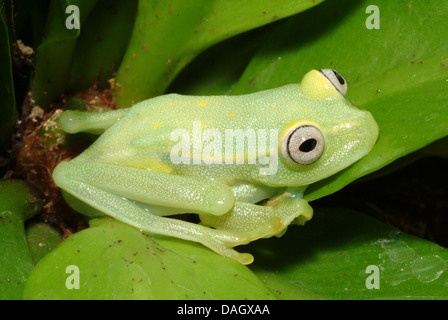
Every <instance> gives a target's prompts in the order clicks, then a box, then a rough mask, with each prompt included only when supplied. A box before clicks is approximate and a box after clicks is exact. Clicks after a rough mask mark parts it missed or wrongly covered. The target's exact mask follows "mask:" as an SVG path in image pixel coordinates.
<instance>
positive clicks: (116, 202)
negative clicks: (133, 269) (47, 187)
mask: <svg viewBox="0 0 448 320" xmlns="http://www.w3.org/2000/svg"><path fill="white" fill-rule="evenodd" d="M121 170H129V171H128V172H127V173H126V174H123V173H124V172H121ZM157 175H163V174H161V173H154V172H151V171H149V170H138V169H135V168H118V171H115V170H114V168H113V167H112V166H107V165H93V164H79V163H68V162H61V163H60V164H59V165H58V167H56V169H55V171H54V173H53V177H54V180H55V182H56V183H57V185H58V186H59V187H60V188H61V189H64V190H65V191H66V192H68V193H70V194H71V195H72V196H73V197H75V198H77V199H79V200H80V201H82V202H84V203H86V204H88V205H89V206H91V207H93V208H95V209H96V210H98V211H101V212H104V213H107V214H108V215H110V216H112V217H114V218H116V219H117V220H120V221H122V222H125V223H127V224H129V225H132V226H134V227H136V228H138V229H140V230H142V231H145V232H149V233H152V234H162V235H166V236H172V237H176V238H180V239H184V240H189V241H195V242H199V243H202V244H203V245H205V246H207V247H209V248H210V249H212V250H213V251H215V252H217V253H219V254H221V255H223V256H226V257H229V258H232V259H234V260H237V261H239V262H240V263H242V264H249V263H251V262H252V261H253V257H252V255H250V254H248V253H239V252H237V251H235V250H234V249H233V247H234V246H237V245H240V244H244V243H245V242H244V239H243V242H242V239H241V238H239V237H237V236H235V235H233V234H232V233H228V232H223V231H220V230H214V229H211V228H208V227H206V226H202V225H198V224H195V223H190V222H186V221H182V220H177V219H172V218H167V217H161V216H157V215H153V214H151V213H150V212H148V211H146V210H145V209H144V208H143V207H141V206H140V205H139V204H138V203H137V202H135V201H136V198H139V199H140V201H143V199H142V197H145V199H146V200H145V201H152V200H151V197H153V196H154V195H156V193H157V192H166V190H165V191H163V189H164V188H165V184H169V185H167V187H168V188H171V183H173V182H175V181H176V186H177V188H179V187H180V186H182V184H181V181H183V180H182V179H184V178H185V177H181V176H175V175H169V174H167V175H166V177H164V179H160V177H159V178H157ZM146 178H148V180H149V179H153V180H155V182H154V183H153V184H155V185H158V188H153V186H152V185H146V184H147V183H146V182H147V181H148V180H146ZM170 178H171V179H180V180H173V181H170V180H169V179H170ZM165 180H167V181H165ZM184 182H185V183H188V181H184ZM132 183H134V184H135V187H136V188H138V189H134V188H133V186H130V185H129V184H132ZM196 183H198V186H197V187H195V186H194V185H191V186H190V188H191V190H190V189H189V190H190V191H191V192H192V193H191V194H192V195H195V194H196V196H199V194H198V192H200V191H201V190H202V189H204V190H205V191H202V192H206V195H209V196H210V193H213V190H214V189H219V188H212V189H211V190H210V188H204V187H203V185H202V184H201V183H200V181H199V182H196ZM204 183H205V182H204ZM226 187H227V186H226ZM112 189H113V191H112ZM124 189H128V190H131V192H134V193H135V194H132V198H131V197H129V196H130V195H129V196H128V194H123V193H122V191H124ZM161 190H162V191H161ZM185 191H186V190H185ZM216 192H217V195H219V194H222V193H223V190H220V191H219V190H216ZM230 192H231V190H230ZM206 195H204V197H206ZM220 196H221V195H220ZM179 197H181V195H179ZM213 197H215V196H213ZM215 198H216V197H215ZM162 200H164V199H162ZM171 200H173V201H174V199H171ZM183 201H184V202H185V204H186V205H191V206H195V205H200V204H198V202H199V201H198V200H195V199H192V202H191V203H189V202H188V200H183ZM206 202H208V201H206ZM231 203H232V205H233V201H232V202H231ZM172 204H173V205H174V203H172ZM204 205H206V206H207V207H208V205H207V204H204ZM226 210H228V209H226ZM186 212H189V211H186ZM217 213H218V212H217ZM246 243H247V242H246Z"/></svg>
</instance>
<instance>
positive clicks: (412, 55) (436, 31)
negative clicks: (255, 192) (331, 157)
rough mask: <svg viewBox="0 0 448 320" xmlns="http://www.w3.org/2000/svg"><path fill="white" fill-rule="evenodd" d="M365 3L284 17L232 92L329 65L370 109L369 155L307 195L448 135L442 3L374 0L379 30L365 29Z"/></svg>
mask: <svg viewBox="0 0 448 320" xmlns="http://www.w3.org/2000/svg"><path fill="white" fill-rule="evenodd" d="M369 4H370V2H368V1H354V0H337V1H328V2H325V3H324V4H322V5H320V6H318V7H316V8H313V9H311V10H309V11H307V12H304V13H302V14H299V15H297V16H295V17H292V18H290V19H289V20H288V21H287V22H285V23H284V24H283V25H281V26H280V27H279V28H278V30H276V31H275V32H273V34H272V35H271V38H270V40H269V41H267V43H266V45H265V46H264V47H263V48H262V49H261V50H260V51H259V52H258V54H257V55H256V56H255V57H254V59H252V61H251V63H250V64H249V66H248V68H247V69H246V71H245V72H244V74H243V76H242V77H241V79H240V82H239V83H238V84H237V86H236V87H235V89H234V90H233V91H232V93H233V94H239V93H249V92H254V91H259V90H263V89H267V88H272V87H277V86H281V85H284V84H287V83H294V82H300V80H301V78H302V76H303V75H304V74H305V73H306V72H307V71H309V70H310V69H323V68H334V69H336V70H338V71H339V72H340V73H341V74H342V75H343V76H344V77H345V78H346V80H347V82H348V84H349V90H348V95H347V98H348V99H349V100H350V101H351V102H352V103H353V104H354V105H355V106H357V107H359V108H361V109H367V110H369V111H370V112H371V113H372V114H373V116H374V118H375V120H376V121H377V123H378V125H379V128H380V136H379V139H378V142H377V144H376V146H375V147H374V149H373V150H372V151H371V152H370V154H369V155H368V156H366V157H365V158H363V159H362V160H361V161H359V162H357V163H355V164H354V165H353V166H351V167H349V168H348V169H346V170H343V171H341V172H340V173H338V174H336V175H334V176H332V177H330V178H328V179H325V180H322V181H320V182H318V183H316V184H313V185H312V186H310V188H309V189H308V190H307V192H306V198H307V199H308V200H314V199H317V198H320V197H322V196H325V195H327V194H330V193H332V192H335V191H337V190H339V189H340V188H342V187H343V186H345V185H347V184H348V183H350V182H351V181H353V180H355V179H357V178H359V177H362V176H364V175H366V174H368V173H370V172H373V171H375V170H378V169H380V168H381V167H383V166H385V165H387V164H389V163H391V162H393V161H394V160H396V159H398V158H400V157H403V156H405V155H406V154H409V153H411V152H413V151H415V150H418V149H420V148H422V147H424V146H426V145H428V144H430V143H431V142H433V141H435V140H438V139H440V138H442V137H444V136H446V135H447V134H448V108H447V106H448V103H447V101H448V82H447V80H448V42H447V41H444V40H443V39H444V38H445V36H444V31H443V30H445V29H446V28H448V3H443V4H442V3H440V2H439V1H436V0H432V1H426V2H425V3H424V4H423V3H416V2H412V3H403V2H399V1H386V0H380V1H377V2H375V5H376V6H377V7H378V8H379V12H380V29H372V30H370V29H368V28H367V27H366V19H367V18H368V17H369V16H370V14H366V13H365V11H366V8H367V6H368V5H369Z"/></svg>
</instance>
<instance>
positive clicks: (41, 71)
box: [33, 0, 97, 109]
mask: <svg viewBox="0 0 448 320" xmlns="http://www.w3.org/2000/svg"><path fill="white" fill-rule="evenodd" d="M96 2H97V0H71V1H69V0H54V1H51V2H50V11H49V15H48V20H47V25H46V33H45V39H44V41H43V42H42V44H41V45H40V46H39V47H38V48H37V50H36V55H37V58H36V71H35V76H34V82H33V99H34V100H35V101H36V104H37V105H39V106H40V107H42V108H44V109H46V108H48V107H49V105H50V103H51V102H54V101H55V100H56V99H58V98H60V97H61V95H62V94H63V93H64V91H65V89H66V86H67V83H68V80H69V76H70V74H69V72H70V67H71V63H72V58H73V53H74V50H75V45H76V40H77V37H78V36H79V33H80V29H68V28H67V27H66V19H67V18H68V17H69V16H70V14H67V13H65V11H66V8H67V7H68V6H69V5H76V6H78V8H79V12H80V20H81V23H82V21H83V20H84V19H86V17H87V16H88V15H89V13H90V11H91V10H92V8H93V6H94V5H95V3H96ZM80 27H81V28H82V26H80Z"/></svg>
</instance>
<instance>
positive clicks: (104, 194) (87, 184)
mask: <svg viewBox="0 0 448 320" xmlns="http://www.w3.org/2000/svg"><path fill="white" fill-rule="evenodd" d="M60 122H61V124H62V126H63V128H64V130H65V131H67V132H79V131H90V132H102V131H104V133H103V134H102V135H101V136H100V137H99V138H98V139H97V141H96V142H95V143H94V144H92V145H91V146H90V147H89V148H88V149H86V150H85V151H84V152H83V153H82V154H81V155H79V156H78V157H77V158H75V159H73V160H71V161H69V162H61V163H60V164H59V165H58V166H57V167H56V169H55V170H54V173H53V177H54V180H55V182H56V184H57V185H58V186H59V187H60V188H61V189H63V191H64V193H65V195H66V198H67V200H68V202H69V204H70V205H72V206H73V207H74V208H75V209H76V210H78V211H80V212H82V213H84V214H88V215H97V214H100V213H103V214H107V215H110V216H112V217H114V218H116V219H118V220H121V221H124V222H126V223H128V224H130V225H133V226H135V227H137V228H139V229H141V230H143V231H145V232H149V233H155V234H163V235H169V236H173V237H178V238H182V239H186V240H191V241H196V242H200V243H202V244H204V245H205V246H207V247H209V248H211V249H212V250H214V251H216V252H217V253H219V254H221V255H223V256H227V257H229V258H232V259H235V260H237V261H239V262H241V263H243V264H249V263H251V262H252V261H253V257H252V256H251V255H250V254H247V253H244V254H241V253H238V252H236V251H235V250H233V247H234V246H238V245H241V244H246V243H249V242H251V241H253V240H256V239H259V238H262V237H269V236H272V235H279V234H281V233H282V232H283V231H284V230H285V228H286V227H287V226H288V225H289V224H290V223H292V222H293V221H295V222H296V223H299V224H303V223H305V222H306V221H308V220H309V219H310V218H311V216H312V209H311V207H310V206H309V205H308V203H307V202H306V201H304V200H303V199H302V194H303V191H304V190H305V188H306V187H307V186H308V185H309V184H311V183H313V182H316V181H319V180H321V179H324V178H326V177H328V176H330V175H332V174H334V173H336V172H338V171H340V170H342V169H344V168H346V167H347V166H349V165H350V164H352V163H354V162H356V161H357V160H358V159H360V158H361V157H363V156H364V155H366V154H367V153H368V152H369V151H370V149H371V148H372V147H373V145H374V144H375V141H376V139H377V136H378V127H377V124H376V122H375V120H374V119H373V117H372V116H371V115H370V113H368V112H366V111H361V110H359V109H357V108H355V107H353V106H351V105H350V103H349V102H348V101H347V100H346V99H345V98H344V97H343V95H342V94H341V93H340V92H339V91H338V90H336V88H335V87H334V86H333V85H332V83H331V82H330V81H329V80H328V79H327V78H326V77H324V76H323V75H322V74H321V73H320V72H318V71H315V70H312V71H310V72H309V73H307V74H306V75H305V77H304V79H303V80H302V83H301V84H291V85H286V86H283V87H280V88H276V89H271V90H266V91H262V92H258V93H253V94H248V95H241V96H182V95H177V94H169V95H164V96H160V97H157V98H153V99H149V100H146V101H143V102H141V103H138V104H137V105H135V106H134V107H132V108H130V109H122V110H118V111H111V112H106V113H98V114H93V113H80V112H74V111H66V112H64V113H63V114H62V115H61V118H60ZM301 125H313V126H314V127H316V128H318V130H319V131H320V132H321V133H322V136H323V137H324V140H325V147H324V150H323V153H322V154H321V155H320V157H319V158H318V159H317V161H315V162H313V163H311V164H309V165H299V164H297V163H295V162H294V161H291V159H288V157H287V156H285V154H286V153H285V149H284V146H285V143H286V142H287V139H288V137H289V135H290V133H291V130H292V129H293V128H296V127H297V126H301ZM229 129H231V130H234V131H235V132H238V134H240V135H241V134H243V133H244V132H248V130H249V131H250V130H252V131H251V132H255V133H256V134H260V133H265V132H278V134H277V135H275V136H272V137H275V138H276V139H275V141H273V139H271V141H270V140H269V137H268V139H267V141H265V140H260V139H259V136H257V139H255V140H253V141H255V144H256V145H255V149H253V150H259V149H260V148H262V147H266V146H265V144H266V143H268V147H267V149H268V151H269V155H270V156H273V155H278V161H277V162H275V163H274V162H273V160H274V158H272V159H271V160H272V161H271V164H275V167H273V170H271V171H270V172H269V174H266V171H263V170H265V169H266V168H267V163H266V161H264V160H266V158H264V159H263V155H260V154H259V152H257V153H256V154H250V152H253V150H249V147H247V148H246V149H244V154H238V146H235V145H236V144H237V143H238V142H237V138H235V140H231V141H230V142H232V141H233V145H229V142H228V141H226V138H227V137H228V136H226V134H227V131H226V130H229ZM238 130H239V131H238ZM260 130H261V131H260ZM263 130H264V131H263ZM176 132H177V133H183V134H184V135H183V136H182V135H181V134H180V135H179V134H178V135H177V136H176V135H173V134H174V133H176ZM211 133H213V139H208V140H207V138H205V137H206V135H207V134H211ZM185 134H189V135H187V136H186V135H185ZM174 136H176V137H175V138H174V139H173V137H174ZM198 136H199V137H200V144H199V146H200V147H201V148H202V149H196V150H195V145H194V143H195V142H197V139H196V138H195V137H198ZM272 137H271V138H272ZM277 137H278V138H277ZM187 138H188V139H187ZM246 138H247V137H246ZM189 139H191V140H189ZM195 139H196V140H195ZM277 139H278V140H277ZM260 141H261V142H260ZM218 142H222V149H214V152H213V153H210V152H205V151H204V150H205V149H204V146H208V147H210V145H211V143H217V144H216V145H215V146H218V147H219V143H218ZM269 142H271V143H272V142H274V143H273V144H271V145H269ZM226 143H227V145H226ZM190 145H192V148H191V149H188V148H187V149H188V150H190V152H189V153H186V156H185V154H184V155H183V156H184V157H183V158H182V159H183V160H182V161H183V162H181V163H175V161H173V158H172V151H173V150H183V151H185V150H187V149H185V148H186V147H189V146H190ZM226 146H227V147H229V146H230V147H235V149H236V150H237V151H236V154H234V155H233V156H235V157H236V158H237V157H238V156H241V157H242V159H243V160H244V163H243V164H238V163H235V162H236V161H233V162H227V163H226V161H224V155H223V156H222V157H220V156H218V157H216V150H218V151H221V150H224V148H225V147H226ZM232 149H233V148H232ZM207 150H208V149H207ZM226 150H227V149H226ZM229 150H230V149H229ZM240 153H241V149H240ZM251 157H252V158H251ZM236 158H235V159H236ZM249 158H251V159H253V162H252V163H248V162H249V161H248V159H249ZM212 160H214V163H210V162H211V161H212ZM261 200H267V201H265V203H264V204H263V205H259V204H256V203H258V202H259V201H261ZM178 213H197V214H199V215H200V218H201V221H202V224H200V225H198V224H193V223H189V222H185V221H181V220H175V219H168V218H166V217H165V216H168V215H171V214H178Z"/></svg>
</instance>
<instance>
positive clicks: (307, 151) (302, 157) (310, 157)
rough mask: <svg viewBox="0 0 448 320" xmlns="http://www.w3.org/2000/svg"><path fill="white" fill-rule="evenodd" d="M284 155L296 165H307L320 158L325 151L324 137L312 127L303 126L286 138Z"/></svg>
mask: <svg viewBox="0 0 448 320" xmlns="http://www.w3.org/2000/svg"><path fill="white" fill-rule="evenodd" d="M286 139H287V142H286V145H285V147H286V148H285V149H286V150H282V151H283V154H284V155H285V156H287V157H289V158H290V159H291V160H292V161H294V162H295V163H298V164H301V165H307V164H311V163H313V162H315V161H316V160H317V159H319V158H320V156H321V155H322V153H323V151H324V144H325V142H324V136H323V135H322V132H320V130H319V129H317V128H316V127H314V126H312V125H302V126H300V127H298V128H296V129H295V130H293V131H292V132H291V134H290V135H289V137H287V138H286Z"/></svg>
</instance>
